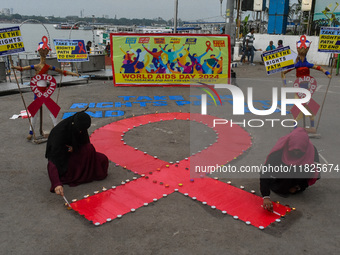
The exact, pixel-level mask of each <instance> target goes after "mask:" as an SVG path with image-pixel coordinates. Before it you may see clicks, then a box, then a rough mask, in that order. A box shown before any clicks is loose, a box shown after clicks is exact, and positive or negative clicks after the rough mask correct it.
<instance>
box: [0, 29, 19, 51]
mask: <svg viewBox="0 0 340 255" xmlns="http://www.w3.org/2000/svg"><path fill="white" fill-rule="evenodd" d="M24 51H25V47H24V42H23V40H22V37H21V32H20V28H19V27H9V28H2V29H0V56H4V55H11V54H14V53H19V52H24Z"/></svg>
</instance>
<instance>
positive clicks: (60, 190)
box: [54, 185, 64, 197]
mask: <svg viewBox="0 0 340 255" xmlns="http://www.w3.org/2000/svg"><path fill="white" fill-rule="evenodd" d="M54 192H55V193H56V194H57V195H60V196H62V197H63V196H64V188H63V186H60V185H59V186H57V187H55V188H54Z"/></svg>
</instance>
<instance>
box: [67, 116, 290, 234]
mask: <svg viewBox="0 0 340 255" xmlns="http://www.w3.org/2000/svg"><path fill="white" fill-rule="evenodd" d="M216 118H217V117H214V116H209V115H200V114H190V113H159V114H149V115H144V116H138V117H133V118H129V119H123V120H120V121H116V122H113V123H111V124H109V125H106V126H104V127H102V128H99V129H97V130H96V131H95V132H94V133H93V134H92V135H91V142H92V143H93V145H94V146H95V147H96V150H97V151H100V152H102V153H105V154H106V155H107V156H108V158H109V159H110V160H111V161H113V162H115V163H119V164H120V165H121V166H124V168H126V169H129V170H131V171H133V172H135V173H136V174H140V175H142V178H139V179H137V180H133V181H130V182H128V183H125V184H122V185H121V186H118V187H116V188H112V189H109V190H107V191H105V192H101V193H99V194H96V195H93V196H89V197H87V198H85V199H82V200H79V201H77V202H73V203H72V204H71V206H72V208H73V210H75V211H77V212H78V213H79V214H80V215H84V217H85V218H86V219H88V220H90V221H92V222H93V223H94V224H96V225H98V224H103V223H105V222H106V221H110V220H112V219H114V218H117V216H118V215H123V214H126V213H128V212H130V211H131V209H137V208H139V207H142V206H143V205H146V203H151V202H153V201H155V200H157V199H160V198H162V197H165V196H167V195H169V194H171V193H173V192H175V191H178V192H180V193H182V194H184V195H186V196H189V197H191V198H193V199H197V200H198V201H201V202H205V203H206V204H207V205H209V206H215V208H216V209H219V210H221V211H226V212H227V213H228V214H230V215H233V216H237V217H238V218H239V219H240V220H243V221H246V222H247V223H248V224H252V225H254V226H257V227H259V226H263V227H266V226H268V225H269V224H270V223H272V222H274V221H275V220H276V219H278V218H280V216H279V215H276V214H273V213H270V212H268V211H266V210H264V209H263V208H262V207H261V205H262V203H263V200H262V198H261V197H259V196H256V195H254V194H251V193H249V192H246V191H244V190H241V189H239V188H236V187H234V186H232V185H229V184H227V183H224V182H221V181H218V180H215V179H212V178H195V179H191V178H192V172H193V170H192V171H190V166H192V165H193V164H195V165H197V164H199V165H202V166H203V165H208V166H210V165H216V164H218V165H223V164H225V163H227V162H230V161H232V160H233V159H234V158H235V157H237V156H239V155H241V154H242V153H243V151H245V150H247V149H248V148H249V147H250V146H251V137H250V136H249V134H248V133H247V132H246V131H245V130H243V129H242V128H241V127H240V126H237V125H233V126H232V127H230V126H229V125H216V126H215V127H214V126H213V120H214V119H216ZM167 120H192V121H197V122H199V123H201V124H202V125H204V124H205V125H207V126H209V127H210V128H212V129H213V130H214V131H215V132H216V133H218V141H216V143H214V144H213V145H211V146H210V147H208V148H206V149H204V150H203V151H202V152H199V153H197V154H195V155H194V156H191V157H190V158H187V159H184V160H182V161H180V162H178V163H176V164H169V163H168V162H166V161H163V160H161V159H158V158H154V157H153V156H151V155H148V154H147V153H146V152H143V151H140V150H138V149H136V148H133V147H131V146H129V145H126V144H125V143H124V140H122V135H124V133H125V132H128V130H130V129H131V128H134V127H136V126H140V125H147V124H150V123H156V122H159V121H167ZM193 161H195V162H194V163H193ZM190 172H191V174H190ZM143 176H144V177H143ZM274 210H275V211H276V212H278V213H279V214H281V215H285V214H286V213H287V212H288V211H290V208H288V207H286V206H283V205H280V204H276V203H274Z"/></svg>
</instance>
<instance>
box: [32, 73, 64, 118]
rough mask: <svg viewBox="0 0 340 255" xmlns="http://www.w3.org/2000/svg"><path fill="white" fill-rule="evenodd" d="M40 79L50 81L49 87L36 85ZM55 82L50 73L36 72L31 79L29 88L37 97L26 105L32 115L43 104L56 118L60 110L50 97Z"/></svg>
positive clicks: (54, 87)
mask: <svg viewBox="0 0 340 255" xmlns="http://www.w3.org/2000/svg"><path fill="white" fill-rule="evenodd" d="M40 80H46V81H49V82H50V86H49V87H38V86H37V83H38V81H40ZM56 85H57V82H56V80H55V78H54V77H53V76H52V75H48V74H37V75H36V76H34V77H33V78H32V79H31V83H30V86H31V90H32V91H33V93H34V94H35V95H36V96H37V98H36V99H35V100H34V101H33V102H32V103H31V104H30V105H29V106H28V107H27V109H28V111H29V112H30V113H31V115H32V116H35V114H36V113H37V112H38V111H39V109H40V107H41V106H42V105H43V104H45V105H46V107H47V108H48V109H49V110H50V112H51V113H52V114H53V116H54V117H55V118H56V117H57V116H58V113H59V111H60V107H59V105H57V104H56V103H55V102H54V101H53V100H52V99H51V98H50V97H51V95H52V94H53V92H54V91H55V89H56Z"/></svg>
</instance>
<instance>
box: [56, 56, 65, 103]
mask: <svg viewBox="0 0 340 255" xmlns="http://www.w3.org/2000/svg"><path fill="white" fill-rule="evenodd" d="M62 63H64V62H62ZM64 69H65V63H64V65H63V67H62V69H61V70H62V73H61V76H60V83H59V88H58V95H57V100H56V104H58V100H59V94H60V88H61V81H62V80H63V73H64Z"/></svg>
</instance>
